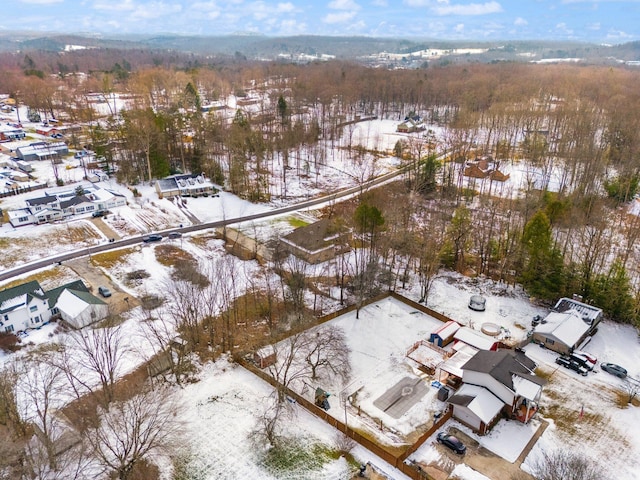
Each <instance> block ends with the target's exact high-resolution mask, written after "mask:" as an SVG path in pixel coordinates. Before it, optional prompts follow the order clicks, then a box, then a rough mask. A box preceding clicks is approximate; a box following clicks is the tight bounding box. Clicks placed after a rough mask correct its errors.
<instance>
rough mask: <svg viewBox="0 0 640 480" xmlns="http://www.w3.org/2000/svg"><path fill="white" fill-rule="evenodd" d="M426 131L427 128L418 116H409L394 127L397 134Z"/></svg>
mask: <svg viewBox="0 0 640 480" xmlns="http://www.w3.org/2000/svg"><path fill="white" fill-rule="evenodd" d="M426 129H427V126H426V125H425V124H424V122H423V121H422V118H421V117H420V116H419V115H410V116H407V117H405V119H404V121H403V122H402V123H400V124H399V125H398V126H397V127H396V131H397V132H399V133H414V132H422V131H424V130H426Z"/></svg>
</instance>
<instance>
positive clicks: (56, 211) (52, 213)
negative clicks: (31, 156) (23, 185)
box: [7, 185, 127, 227]
mask: <svg viewBox="0 0 640 480" xmlns="http://www.w3.org/2000/svg"><path fill="white" fill-rule="evenodd" d="M82 188H83V192H84V193H83V194H82V195H78V188H77V187H76V188H73V189H70V188H68V187H67V188H65V189H62V190H60V189H59V190H55V191H50V192H48V193H45V195H44V197H38V198H31V199H28V200H26V204H27V207H26V208H21V209H17V210H9V211H8V212H7V213H8V215H9V222H10V223H11V225H13V226H14V227H19V226H22V225H30V224H33V223H36V224H41V223H48V222H54V221H57V220H62V219H64V218H67V217H70V216H72V215H81V214H84V213H92V212H95V211H99V210H109V209H112V208H116V207H121V206H123V205H126V204H127V199H126V197H125V196H124V195H121V194H119V193H116V192H112V191H110V190H107V189H104V188H100V187H98V186H96V185H83V186H82Z"/></svg>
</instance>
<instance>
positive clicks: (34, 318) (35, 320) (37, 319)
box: [33, 315, 40, 323]
mask: <svg viewBox="0 0 640 480" xmlns="http://www.w3.org/2000/svg"><path fill="white" fill-rule="evenodd" d="M33 323H40V315H38V316H36V317H33Z"/></svg>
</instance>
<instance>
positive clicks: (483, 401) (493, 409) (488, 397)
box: [449, 383, 504, 424]
mask: <svg viewBox="0 0 640 480" xmlns="http://www.w3.org/2000/svg"><path fill="white" fill-rule="evenodd" d="M449 403H453V404H454V405H462V406H465V407H467V408H468V409H469V410H471V411H472V412H473V413H474V414H475V415H476V416H477V417H478V418H479V419H480V420H482V421H483V422H484V423H485V424H486V423H490V422H491V421H492V420H493V419H494V418H496V415H498V414H499V413H500V410H502V407H504V403H503V402H502V400H500V399H499V398H498V397H496V396H495V395H494V394H493V393H491V392H490V391H489V390H487V389H486V388H483V387H478V386H476V385H469V384H466V383H465V384H464V385H462V387H460V388H459V389H458V391H457V392H456V393H455V395H453V396H452V397H451V398H449Z"/></svg>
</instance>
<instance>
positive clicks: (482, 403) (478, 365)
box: [448, 350, 546, 435]
mask: <svg viewBox="0 0 640 480" xmlns="http://www.w3.org/2000/svg"><path fill="white" fill-rule="evenodd" d="M535 367H536V364H535V362H533V360H531V359H530V358H528V357H527V356H526V355H525V354H524V353H520V352H516V351H513V350H498V351H488V350H481V351H478V352H477V353H476V354H475V355H474V356H473V357H471V359H469V360H468V361H467V362H466V363H465V364H464V365H463V366H462V382H463V385H462V387H461V388H460V389H458V391H456V392H455V394H454V395H453V396H451V397H450V398H449V399H448V402H449V403H450V404H451V405H452V408H453V416H454V417H455V418H456V419H458V420H459V421H460V422H462V423H464V424H465V425H467V426H469V427H470V428H472V429H474V430H475V431H477V432H478V433H479V434H481V435H484V434H485V433H487V432H488V431H489V430H490V429H491V427H492V426H493V425H495V424H496V423H497V421H498V420H499V419H500V418H501V417H502V416H505V417H507V418H511V419H515V420H519V421H522V422H524V423H526V422H528V421H529V420H530V419H531V418H532V417H533V415H534V414H535V412H536V411H537V409H538V403H539V401H540V397H541V395H542V389H543V386H544V385H545V383H546V381H545V380H544V379H542V378H540V377H537V376H536V375H535V373H533V370H534V369H535Z"/></svg>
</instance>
